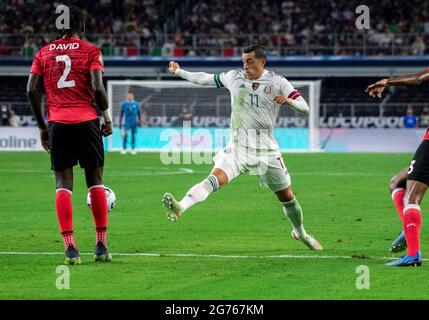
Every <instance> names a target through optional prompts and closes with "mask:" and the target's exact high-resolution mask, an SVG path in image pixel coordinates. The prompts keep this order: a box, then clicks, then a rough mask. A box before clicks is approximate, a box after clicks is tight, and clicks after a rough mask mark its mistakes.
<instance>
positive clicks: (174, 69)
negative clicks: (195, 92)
mask: <svg viewBox="0 0 429 320" xmlns="http://www.w3.org/2000/svg"><path fill="white" fill-rule="evenodd" d="M168 70H169V71H170V72H171V73H173V74H176V75H178V76H179V77H181V78H182V79H185V80H188V81H190V82H192V83H195V84H200V85H203V86H216V82H215V79H214V74H210V73H205V72H189V71H185V70H183V69H181V68H180V66H179V64H178V63H177V62H175V61H170V64H169V65H168Z"/></svg>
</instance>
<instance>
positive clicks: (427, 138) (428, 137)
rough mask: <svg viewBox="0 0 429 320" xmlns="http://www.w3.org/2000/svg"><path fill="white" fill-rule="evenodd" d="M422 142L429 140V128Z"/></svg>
mask: <svg viewBox="0 0 429 320" xmlns="http://www.w3.org/2000/svg"><path fill="white" fill-rule="evenodd" d="M423 140H429V128H427V129H426V132H425V135H424V136H423Z"/></svg>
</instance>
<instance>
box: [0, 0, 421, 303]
mask: <svg viewBox="0 0 429 320" xmlns="http://www.w3.org/2000/svg"><path fill="white" fill-rule="evenodd" d="M362 2H363V1H360V0H359V1H355V0H337V1H321V0H320V1H310V0H301V1H288V0H285V1H282V0H279V1H267V0H254V1H251V2H249V3H247V2H246V4H244V3H243V2H242V1H239V0H185V1H170V0H158V1H155V0H142V1H134V0H125V1H115V0H95V1H64V3H65V4H68V3H70V4H74V5H78V6H80V7H82V8H85V10H86V12H87V15H88V19H87V24H86V29H87V30H86V38H87V40H88V41H90V42H92V43H94V44H96V45H97V46H99V47H100V48H101V49H102V51H103V53H104V60H105V66H106V68H105V81H106V83H107V81H109V80H126V79H131V80H178V79H177V78H175V77H173V76H171V75H170V74H169V73H168V70H167V65H168V62H169V61H170V60H171V59H174V60H177V61H178V62H179V63H180V64H181V65H182V66H183V67H184V68H186V69H189V70H195V71H197V70H198V71H207V72H220V71H225V70H227V69H230V68H239V67H240V66H241V58H240V50H241V48H242V47H245V46H247V45H249V44H253V43H255V42H256V41H259V42H261V43H262V44H263V46H264V47H265V49H266V50H267V53H268V54H269V58H268V60H269V62H268V65H267V68H268V69H272V70H274V71H276V72H278V73H281V74H284V75H285V76H286V77H287V78H288V79H290V80H292V81H302V80H321V81H322V86H321V95H320V117H321V118H320V122H319V125H320V137H321V139H320V143H321V144H320V148H321V149H322V150H324V151H326V153H315V154H291V155H289V154H286V155H285V156H286V158H285V161H286V164H287V166H288V169H289V170H290V172H291V174H292V177H293V181H294V185H295V188H296V189H295V191H296V192H297V194H298V196H299V198H300V202H301V205H302V206H303V208H304V215H305V219H306V220H305V223H306V227H307V228H308V229H309V230H311V231H310V232H313V233H314V234H315V235H317V237H318V238H319V239H320V240H321V242H322V243H323V245H324V246H325V251H323V252H322V253H321V256H320V257H319V256H318V255H314V254H313V255H310V254H311V253H309V252H308V250H306V248H303V246H302V244H300V243H297V242H296V241H293V240H291V239H289V233H290V230H289V229H288V228H289V225H288V222H287V221H286V218H285V217H283V216H282V213H281V210H280V208H279V206H278V203H277V202H276V201H275V200H274V198H273V197H272V195H271V194H270V192H269V191H268V190H266V189H259V188H258V186H257V181H256V180H255V179H254V177H250V176H243V177H240V179H237V181H234V182H233V183H232V184H231V186H228V187H227V189H226V190H225V191H222V192H219V193H216V194H215V195H213V197H212V198H210V200H209V201H207V204H206V203H205V204H203V205H201V206H200V209H197V208H195V210H193V212H189V215H188V213H187V216H184V217H183V220H182V221H179V222H178V223H177V224H176V225H171V224H168V223H167V221H166V219H165V216H164V211H163V208H162V207H161V204H160V199H161V197H162V194H163V193H164V192H166V191H171V192H173V193H175V194H178V195H180V194H184V192H186V190H187V188H188V187H190V186H191V185H193V184H194V183H196V182H198V181H200V180H201V179H202V178H204V176H205V175H206V174H207V173H208V172H209V170H210V168H211V166H209V165H195V164H192V165H189V166H188V165H187V166H184V165H173V166H165V165H162V164H161V163H160V157H159V154H158V153H141V154H138V155H137V156H131V155H126V156H124V155H120V154H118V153H110V154H109V155H108V156H107V165H106V184H107V185H109V186H110V187H112V188H113V189H114V191H115V192H116V195H117V198H118V204H117V208H116V209H115V211H114V212H113V213H112V214H111V215H110V221H111V226H112V227H111V232H110V234H109V241H110V242H109V243H110V245H109V246H110V248H111V250H112V253H113V255H114V262H113V263H112V264H111V265H109V266H104V265H103V266H94V265H93V264H91V262H90V261H89V260H90V257H89V256H90V255H91V253H90V252H91V250H92V248H93V231H92V225H91V221H90V214H89V213H88V212H89V211H88V208H87V206H86V200H85V199H86V188H85V185H84V181H83V178H82V175H81V174H80V172H79V171H77V170H76V176H75V184H76V187H75V190H74V191H73V199H74V200H73V201H74V202H73V205H74V212H75V224H76V230H77V234H78V235H79V236H78V241H79V243H80V250H81V252H82V255H83V260H84V263H83V265H82V266H80V269H76V270H73V271H72V290H69V291H68V292H66V290H63V291H61V290H57V289H56V288H55V286H54V283H55V279H56V276H57V275H56V274H55V268H54V267H53V266H56V265H58V264H61V262H62V256H61V255H62V254H63V253H62V252H60V251H61V249H62V246H61V243H60V239H59V236H58V232H57V231H58V230H57V223H56V218H55V214H54V209H53V204H54V178H53V175H52V174H51V173H50V172H49V159H48V156H47V155H46V154H45V153H43V152H31V153H28V152H19V151H28V150H40V146H39V142H38V139H39V138H38V130H37V128H36V127H35V122H34V119H33V117H32V115H31V111H30V108H29V105H28V103H27V100H26V94H25V91H26V82H27V77H28V72H29V68H30V65H31V61H32V58H33V56H34V54H35V52H36V50H37V49H38V48H40V47H41V46H42V45H43V44H45V43H48V42H49V41H50V40H51V39H52V38H53V37H55V35H54V34H55V30H54V28H53V25H54V22H53V19H54V18H53V17H55V15H54V8H55V5H57V4H59V3H57V2H53V1H38V0H27V1H25V0H9V1H5V0H3V1H1V0H0V104H1V106H5V107H0V110H1V111H2V114H1V115H2V126H0V151H12V152H2V153H0V199H1V202H2V205H1V206H0V217H1V218H2V223H1V226H0V261H1V263H0V297H2V298H5V299H11V298H12V299H13V298H18V299H22V298H24V299H25V298H31V299H40V298H42V299H44V298H48V299H70V298H72V299H82V298H83V299H100V298H107V299H115V298H130V299H142V298H143V299H144V298H146V299H228V298H229V299H239V298H243V299H260V298H262V299H279V298H280V299H285V298H292V299H305V298H311V299H320V298H331V299H332V298H333V299H336V298H340V299H344V298H352V299H368V298H376V299H389V298H404V299H410V298H426V299H427V298H428V297H429V291H428V287H427V285H426V284H427V274H426V267H425V266H426V264H427V263H426V262H425V264H424V266H423V267H422V268H421V269H420V270H419V271H420V272H419V271H416V270H407V271H408V272H403V270H394V271H391V270H386V268H385V267H384V266H383V262H385V261H386V260H388V259H393V257H392V255H390V254H389V252H388V247H389V245H390V243H391V241H392V240H393V239H394V237H395V236H396V235H397V232H398V231H399V229H400V223H399V221H398V219H397V217H396V214H395V212H394V207H393V204H392V203H391V201H390V198H389V194H388V193H387V192H386V185H387V181H388V180H389V179H390V177H391V176H392V175H393V174H394V173H395V172H397V171H399V170H400V169H401V168H403V167H404V166H406V165H407V164H408V163H409V160H410V159H411V156H412V154H411V153H412V152H413V151H414V150H415V148H416V146H417V145H418V143H419V142H420V140H421V138H422V136H423V131H424V130H425V128H426V126H427V125H428V124H429V91H428V90H427V85H425V86H423V87H419V88H396V89H389V90H387V92H386V95H385V97H386V99H385V100H383V101H380V100H375V99H371V98H369V97H368V95H367V94H366V93H365V92H364V91H365V88H366V87H367V85H369V84H371V83H373V82H374V81H376V80H378V79H380V78H384V77H388V76H391V75H396V74H405V73H414V72H417V71H420V70H422V69H424V68H426V67H428V66H429V59H428V56H427V54H428V52H429V48H428V46H427V43H428V40H429V14H428V13H429V10H428V9H429V8H428V6H429V3H428V2H427V1H424V0H420V1H419V0H414V1H401V0H380V1H368V2H367V3H365V4H366V5H368V6H369V8H370V12H371V28H370V29H369V30H366V31H365V30H364V31H361V30H357V29H356V28H355V19H356V16H357V14H356V13H355V8H356V7H357V6H358V5H359V4H362ZM124 98H125V97H124ZM139 99H144V97H139ZM409 106H411V107H412V108H413V110H414V112H415V114H416V115H418V116H419V117H420V126H419V127H418V128H407V129H406V128H403V116H404V115H405V113H406V109H407V108H408V107H409ZM11 111H13V112H11ZM170 111H171V112H172V114H171V115H172V116H174V113H175V114H176V115H179V114H180V113H181V112H182V107H181V106H178V107H176V108H173V109H172V110H170ZM191 111H192V114H193V116H194V117H195V116H200V115H203V116H210V117H217V116H218V115H217V114H215V113H210V112H211V111H209V113H208V114H207V112H206V111H205V110H201V109H198V107H194V108H193V109H192V110H191ZM157 112H158V111H157V110H156V109H151V108H150V107H149V108H145V116H146V119H147V120H148V124H147V127H146V128H142V129H145V130H146V129H147V130H151V129H153V130H159V128H160V127H159V124H156V123H151V121H150V120H151V117H153V116H157V115H158V114H157ZM14 114H15V115H14ZM224 116H227V115H224ZM117 120H118V119H117V118H116V119H115V121H117ZM219 123H221V124H220V125H219V126H227V124H228V122H227V121H226V122H225V121H219ZM3 124H4V125H3ZM116 124H117V122H116ZM169 126H171V122H170V123H168V125H166V126H164V127H162V128H168V127H169ZM212 128H213V127H211V129H212ZM285 129H287V128H285ZM116 131H118V130H117V128H116ZM141 138H142V139H144V136H142V137H141ZM16 151H18V152H16ZM329 152H334V153H329ZM335 152H341V154H335ZM344 152H349V153H348V154H344ZM352 152H377V153H375V154H367V153H363V154H362V153H358V154H355V153H352ZM380 152H383V153H380ZM391 152H401V153H402V154H397V153H395V154H393V155H392V154H391ZM23 185H24V186H25V188H23ZM28 190H31V193H30V192H28ZM29 194H30V196H29ZM249 195H250V196H249ZM243 204H246V205H243ZM423 210H424V207H423ZM22 219H25V221H24V222H23V220H22ZM280 219H283V220H281V221H280ZM427 242H428V237H427V228H426V227H425V224H424V225H423V229H422V250H423V255H424V257H425V254H426V252H427ZM25 252H27V253H28V255H27V254H25ZM21 253H24V254H21ZM42 253H46V255H45V254H42ZM118 253H122V255H118ZM115 254H116V256H115ZM211 254H212V255H211ZM386 256H388V257H386ZM426 256H427V254H426ZM319 258H320V259H319ZM425 261H426V260H425ZM362 264H364V265H367V266H369V267H370V269H371V275H372V276H371V277H372V278H371V279H372V280H371V290H368V291H365V290H357V289H356V286H355V279H356V273H355V270H356V267H357V266H359V265H362ZM422 269H423V270H422ZM106 283H107V284H108V285H105V284H106ZM405 283H406V284H408V285H407V286H405V285H404V284H405Z"/></svg>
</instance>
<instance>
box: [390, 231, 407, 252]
mask: <svg viewBox="0 0 429 320" xmlns="http://www.w3.org/2000/svg"><path fill="white" fill-rule="evenodd" d="M405 249H407V241H406V240H405V234H404V231H401V233H400V234H399V235H398V236H397V237H396V239H395V241H393V242H392V244H391V245H390V252H393V253H396V252H401V251H404V250H405Z"/></svg>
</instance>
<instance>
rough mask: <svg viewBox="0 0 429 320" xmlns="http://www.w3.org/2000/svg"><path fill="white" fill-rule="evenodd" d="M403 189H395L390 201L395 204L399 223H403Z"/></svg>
mask: <svg viewBox="0 0 429 320" xmlns="http://www.w3.org/2000/svg"><path fill="white" fill-rule="evenodd" d="M405 191H406V190H405V189H404V188H396V189H395V190H393V192H392V199H393V202H394V203H395V207H396V210H397V211H398V215H399V219H401V221H404V216H403V212H404V196H405Z"/></svg>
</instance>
